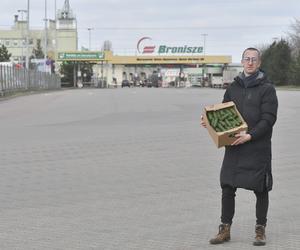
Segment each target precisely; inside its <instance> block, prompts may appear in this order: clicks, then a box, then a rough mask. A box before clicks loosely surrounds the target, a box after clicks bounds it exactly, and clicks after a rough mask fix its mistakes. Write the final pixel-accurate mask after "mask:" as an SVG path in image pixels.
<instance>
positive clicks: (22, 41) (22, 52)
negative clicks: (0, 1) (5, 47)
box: [18, 10, 27, 64]
mask: <svg viewBox="0 0 300 250" xmlns="http://www.w3.org/2000/svg"><path fill="white" fill-rule="evenodd" d="M18 12H19V13H21V21H24V18H23V14H24V13H27V10H18ZM23 60H24V26H23V24H22V28H21V62H22V64H23V63H24V61H23Z"/></svg>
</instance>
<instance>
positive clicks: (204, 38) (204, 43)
mask: <svg viewBox="0 0 300 250" xmlns="http://www.w3.org/2000/svg"><path fill="white" fill-rule="evenodd" d="M201 36H203V55H204V56H205V52H206V51H205V45H206V37H207V36H208V34H201Z"/></svg>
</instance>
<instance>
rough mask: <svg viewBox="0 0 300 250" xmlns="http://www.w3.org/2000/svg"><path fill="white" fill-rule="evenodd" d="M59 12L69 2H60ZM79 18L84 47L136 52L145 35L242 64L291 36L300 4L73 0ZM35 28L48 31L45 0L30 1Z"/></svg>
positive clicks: (0, 23)
mask: <svg viewBox="0 0 300 250" xmlns="http://www.w3.org/2000/svg"><path fill="white" fill-rule="evenodd" d="M47 2H48V18H54V9H55V8H54V3H55V0H47ZM56 2H57V8H58V9H60V8H62V6H63V3H64V0H56ZM69 2H70V5H71V8H72V9H73V11H74V13H75V14H76V17H77V24H78V35H79V49H80V48H81V46H84V47H88V46H89V32H88V30H87V29H88V28H93V30H92V31H91V47H92V49H94V50H99V49H101V46H102V44H103V41H104V40H110V41H111V42H112V46H113V50H114V53H115V54H127V55H129V54H134V53H135V51H136V45H137V42H138V40H139V39H140V38H141V37H144V36H147V37H151V38H152V42H153V43H154V44H156V45H160V44H165V45H169V46H176V45H177V46H180V45H188V46H203V43H204V36H203V35H202V34H207V36H206V43H205V51H206V55H231V56H232V59H233V62H239V61H240V54H241V52H242V51H243V49H244V48H246V47H250V46H251V47H252V46H261V45H263V44H269V43H271V42H272V41H273V40H274V39H276V38H281V37H286V35H287V34H286V33H287V32H288V31H290V25H291V24H292V23H294V20H295V18H297V19H300V1H299V0H286V1H283V0H184V1H175V0H151V1H148V0H69ZM30 3H31V8H30V9H31V16H30V18H31V21H30V25H31V27H32V28H42V27H43V18H44V10H45V7H44V3H45V0H30ZM26 8H27V0H13V1H12V0H11V1H8V2H6V1H5V5H4V4H3V5H2V7H1V10H0V28H1V29H4V28H6V29H7V28H10V27H11V26H12V25H13V15H14V14H17V10H18V9H26Z"/></svg>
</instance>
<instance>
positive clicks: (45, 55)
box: [44, 0, 48, 72]
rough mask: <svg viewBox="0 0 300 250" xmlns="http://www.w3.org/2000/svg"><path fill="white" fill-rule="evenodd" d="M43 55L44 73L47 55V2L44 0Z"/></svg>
mask: <svg viewBox="0 0 300 250" xmlns="http://www.w3.org/2000/svg"><path fill="white" fill-rule="evenodd" d="M44 21H45V54H44V60H45V61H44V71H45V72H46V61H47V53H48V30H47V29H48V27H47V22H48V19H47V0H45V19H44Z"/></svg>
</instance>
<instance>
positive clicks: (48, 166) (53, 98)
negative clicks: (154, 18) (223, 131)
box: [0, 88, 300, 250]
mask: <svg viewBox="0 0 300 250" xmlns="http://www.w3.org/2000/svg"><path fill="white" fill-rule="evenodd" d="M223 93H224V90H222V89H208V88H194V89H162V88H155V89H154V88H123V89H73V90H65V91H54V92H49V93H41V94H34V95H26V96H20V97H17V98H13V99H6V100H4V101H0V121H1V122H0V133H1V137H0V142H1V143H0V152H1V161H0V170H1V171H0V173H1V174H0V249H1V250H2V249H3V250H33V249H37V250H79V249H80V250H168V249H169V250H203V249H230V250H235V249H236V250H238V249H239V250H240V249H256V248H257V247H254V246H252V241H253V239H254V227H255V195H254V194H253V192H251V191H245V190H238V192H237V197H236V214H235V217H234V222H233V225H232V232H231V234H232V235H231V236H232V240H231V241H230V242H228V243H226V244H223V245H219V246H212V245H209V243H208V241H209V239H210V238H211V237H212V236H214V235H215V234H216V233H217V229H218V225H219V223H220V204H221V201H220V196H221V189H220V186H219V171H220V165H221V161H222V156H223V152H224V150H223V149H217V148H216V146H215V145H214V143H213V141H212V140H211V138H210V137H209V134H208V132H207V131H206V129H203V128H201V127H200V123H199V119H200V114H201V113H202V109H203V107H204V106H206V105H209V104H215V103H218V102H221V100H222V96H223ZM277 94H278V98H279V114H278V121H277V123H276V125H275V127H274V134H273V175H274V188H273V190H272V191H271V193H270V209H269V216H268V226H267V229H266V233H267V245H266V246H264V247H261V248H262V249H269V250H275V249H280V250H283V249H284V250H298V249H300V209H299V207H300V196H299V185H300V182H299V180H300V167H299V159H300V149H299V148H300V142H299V140H300V136H299V127H300V118H299V114H300V102H299V100H300V91H285V90H279V91H278V92H277Z"/></svg>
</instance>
